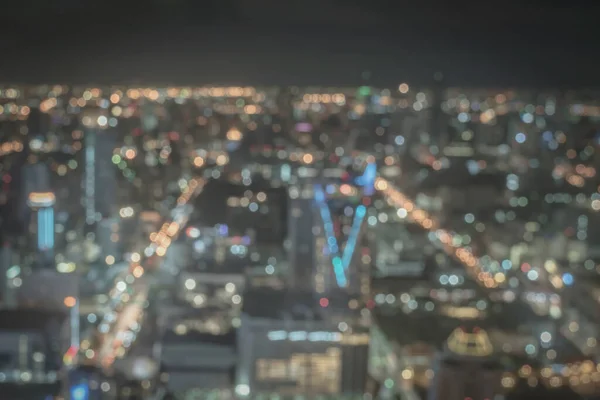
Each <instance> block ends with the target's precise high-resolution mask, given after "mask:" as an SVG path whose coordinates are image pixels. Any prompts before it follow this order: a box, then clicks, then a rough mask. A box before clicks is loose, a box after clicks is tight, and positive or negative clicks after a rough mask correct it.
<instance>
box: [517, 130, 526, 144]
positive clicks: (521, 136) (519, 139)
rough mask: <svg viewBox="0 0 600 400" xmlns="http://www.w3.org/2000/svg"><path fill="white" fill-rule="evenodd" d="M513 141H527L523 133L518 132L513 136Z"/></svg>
mask: <svg viewBox="0 0 600 400" xmlns="http://www.w3.org/2000/svg"><path fill="white" fill-rule="evenodd" d="M515 140H516V141H517V143H525V140H527V136H525V134H524V133H522V132H519V133H517V134H516V135H515Z"/></svg>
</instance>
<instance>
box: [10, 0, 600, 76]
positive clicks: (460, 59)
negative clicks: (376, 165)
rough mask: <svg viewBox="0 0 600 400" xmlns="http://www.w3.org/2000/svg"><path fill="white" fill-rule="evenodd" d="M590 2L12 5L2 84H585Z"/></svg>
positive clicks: (283, 0)
mask: <svg viewBox="0 0 600 400" xmlns="http://www.w3.org/2000/svg"><path fill="white" fill-rule="evenodd" d="M47 3H51V4H47ZM523 3H526V5H524V4H523ZM563 3H564V4H563ZM594 3H595V2H592V1H587V2H583V1H579V0H574V1H570V2H557V1H546V2H542V1H538V0H534V1H522V2H517V1H513V0H510V1H507V2H502V1H495V2H493V1H488V2H487V3H486V2H481V1H479V2H475V1H470V0H465V1H441V0H439V1H437V2H434V1H432V0H423V1H410V2H409V1H401V0H394V1H391V0H371V1H361V0H195V1H194V0H189V1H188V0H145V1H142V0H123V1H116V0H103V1H99V0H93V1H92V0H54V1H52V2H44V1H39V0H20V1H19V2H14V5H11V7H9V9H8V10H7V11H6V12H7V13H9V14H10V15H11V16H12V17H11V18H6V19H5V22H4V21H3V23H2V24H0V26H1V28H0V50H2V54H3V57H2V58H3V60H2V62H1V63H0V76H2V77H3V78H4V80H12V81H32V82H41V81H64V82H71V81H77V82H85V83H88V82H93V81H96V82H129V81H132V80H138V81H142V82H148V83H157V84H158V83H181V84H185V83H189V84H202V83H257V84H260V83H262V84H300V85H305V84H309V83H315V84H357V83H360V73H361V72H362V71H364V70H370V71H371V72H372V81H373V83H374V84H377V83H379V84H395V83H397V82H399V81H404V80H407V81H410V82H419V81H421V82H423V83H428V82H429V80H430V79H431V76H432V75H433V73H434V72H435V71H438V70H439V71H442V72H443V73H444V75H445V76H446V80H447V82H448V84H451V85H452V84H466V85H471V86H480V85H500V86H503V85H519V86H540V85H541V86H557V85H568V86H573V85H577V86H597V85H598V83H600V74H598V72H597V70H598V68H597V65H598V61H600V56H599V55H598V50H599V47H600V46H598V45H597V44H596V43H595V41H596V39H597V38H598V37H600V34H599V28H598V24H597V23H596V22H597V20H598V15H600V5H594Z"/></svg>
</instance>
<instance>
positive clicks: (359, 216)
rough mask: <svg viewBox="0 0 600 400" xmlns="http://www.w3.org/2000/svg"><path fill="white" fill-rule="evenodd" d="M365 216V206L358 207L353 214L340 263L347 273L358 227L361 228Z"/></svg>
mask: <svg viewBox="0 0 600 400" xmlns="http://www.w3.org/2000/svg"><path fill="white" fill-rule="evenodd" d="M366 214H367V208H366V207H365V206H363V205H360V206H358V207H357V208H356V212H355V213H354V221H353V222H352V229H351V230H350V235H348V241H347V242H346V247H345V248H344V255H343V257H342V263H343V265H344V270H345V271H348V268H349V267H350V262H351V261H352V255H353V254H354V249H355V248H356V242H357V240H358V235H359V233H360V227H361V226H362V222H363V220H364V218H365V215H366Z"/></svg>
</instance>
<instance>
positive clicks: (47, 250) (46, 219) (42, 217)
mask: <svg viewBox="0 0 600 400" xmlns="http://www.w3.org/2000/svg"><path fill="white" fill-rule="evenodd" d="M55 202H56V197H55V196H54V193H52V192H42V193H38V192H33V193H30V194H29V197H28V199H27V204H28V205H29V207H31V209H32V210H34V212H35V213H36V214H37V218H36V220H37V226H36V236H37V250H38V259H37V262H38V265H39V266H40V267H48V266H49V267H51V268H54V204H55Z"/></svg>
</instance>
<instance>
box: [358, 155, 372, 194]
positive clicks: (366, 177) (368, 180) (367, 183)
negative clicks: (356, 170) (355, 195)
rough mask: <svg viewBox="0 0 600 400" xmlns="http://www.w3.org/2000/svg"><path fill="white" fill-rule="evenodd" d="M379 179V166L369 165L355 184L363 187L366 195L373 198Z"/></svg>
mask: <svg viewBox="0 0 600 400" xmlns="http://www.w3.org/2000/svg"><path fill="white" fill-rule="evenodd" d="M376 177H377V164H375V163H368V164H367V167H366V168H365V172H364V173H363V174H362V175H361V176H359V177H358V178H356V180H355V182H356V184H357V185H358V186H362V187H363V190H364V194H365V195H366V196H371V195H372V194H373V192H374V191H375V178H376Z"/></svg>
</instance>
